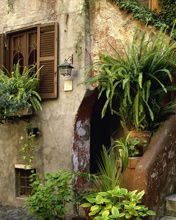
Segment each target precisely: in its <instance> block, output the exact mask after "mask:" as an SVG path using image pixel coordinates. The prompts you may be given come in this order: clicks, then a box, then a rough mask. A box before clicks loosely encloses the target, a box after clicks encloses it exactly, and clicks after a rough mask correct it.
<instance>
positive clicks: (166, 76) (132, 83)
mask: <svg viewBox="0 0 176 220" xmlns="http://www.w3.org/2000/svg"><path fill="white" fill-rule="evenodd" d="M175 49H176V43H175V42H173V41H172V40H171V37H168V36H166V32H162V31H161V32H160V33H158V34H156V35H154V34H147V33H146V32H143V33H142V34H141V33H140V34H139V32H137V33H135V35H134V37H133V41H132V43H130V44H129V45H128V46H127V47H126V46H124V47H123V55H121V54H119V52H118V51H116V50H115V49H114V52H115V53H114V55H113V56H112V55H109V54H102V55H100V57H99V60H98V61H97V62H95V63H94V64H93V65H92V67H91V68H90V69H89V71H88V74H87V75H86V79H85V81H84V82H85V84H86V85H87V86H91V85H92V84H94V85H95V84H96V85H97V87H98V90H99V97H100V96H101V95H102V93H105V94H106V102H105V103H104V107H103V109H102V117H104V115H105V113H106V110H107V108H110V110H111V113H112V114H114V113H115V114H117V115H119V117H120V121H121V124H122V126H123V128H124V130H125V131H132V132H131V136H135V137H137V136H136V131H137V132H141V131H143V132H144V131H147V132H146V133H145V134H142V136H143V139H144V138H145V137H149V135H148V131H151V130H154V129H155V128H156V127H157V126H158V125H159V124H160V123H161V122H162V121H163V120H165V119H166V117H167V116H168V115H169V114H171V113H173V112H174V108H175V102H174V101H167V102H165V103H163V100H164V99H165V97H166V95H167V94H168V93H169V92H171V91H175V90H176V86H175V85H173V84H172V81H173V77H174V73H175V70H176V60H175ZM92 72H93V73H94V74H92ZM140 136H141V134H140ZM143 141H144V140H143Z"/></svg>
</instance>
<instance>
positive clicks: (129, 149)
mask: <svg viewBox="0 0 176 220" xmlns="http://www.w3.org/2000/svg"><path fill="white" fill-rule="evenodd" d="M114 146H115V147H116V148H118V149H119V151H120V154H121V157H123V158H125V159H124V160H123V161H125V164H123V166H122V167H124V169H126V167H127V165H128V157H135V156H139V155H140V151H139V140H137V139H136V138H129V137H128V136H127V137H126V138H120V139H117V140H115V142H114Z"/></svg>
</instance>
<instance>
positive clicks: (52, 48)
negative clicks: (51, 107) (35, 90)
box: [38, 23, 58, 99]
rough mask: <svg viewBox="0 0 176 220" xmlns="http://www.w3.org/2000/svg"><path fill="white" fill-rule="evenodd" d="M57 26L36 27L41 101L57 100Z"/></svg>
mask: <svg viewBox="0 0 176 220" xmlns="http://www.w3.org/2000/svg"><path fill="white" fill-rule="evenodd" d="M57 39H58V30H57V24H56V23H55V24H49V25H45V26H39V27H38V41H39V42H38V67H41V70H40V83H39V92H40V95H41V97H42V98H43V99H49V98H57V60H58V57H57V47H58V40H57Z"/></svg>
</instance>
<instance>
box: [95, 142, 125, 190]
mask: <svg viewBox="0 0 176 220" xmlns="http://www.w3.org/2000/svg"><path fill="white" fill-rule="evenodd" d="M119 161H120V158H119V153H118V151H117V150H116V149H115V148H113V147H111V148H110V149H106V148H105V147H104V146H103V147H102V152H101V158H100V159H99V162H98V167H99V173H98V174H97V178H96V179H95V185H96V188H97V190H98V191H101V190H105V191H106V190H110V189H112V188H114V187H115V186H117V185H118V184H119V177H120V174H121V171H122V170H121V167H120V165H119Z"/></svg>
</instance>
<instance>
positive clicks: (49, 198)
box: [26, 170, 72, 220]
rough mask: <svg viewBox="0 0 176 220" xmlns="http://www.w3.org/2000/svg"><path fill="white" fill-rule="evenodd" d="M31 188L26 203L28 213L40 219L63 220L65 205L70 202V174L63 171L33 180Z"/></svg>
mask: <svg viewBox="0 0 176 220" xmlns="http://www.w3.org/2000/svg"><path fill="white" fill-rule="evenodd" d="M32 187H33V190H32V195H31V196H29V197H28V199H27V202H26V207H27V209H28V210H29V212H30V213H32V214H34V215H36V216H37V217H39V218H40V219H48V220H53V219H63V217H64V215H65V214H66V211H67V210H66V207H65V205H66V204H67V203H68V202H70V201H71V200H72V174H71V173H70V172H68V171H63V170H62V171H58V172H57V173H52V174H47V175H46V177H45V178H43V179H37V180H35V181H34V182H33V183H32Z"/></svg>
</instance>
